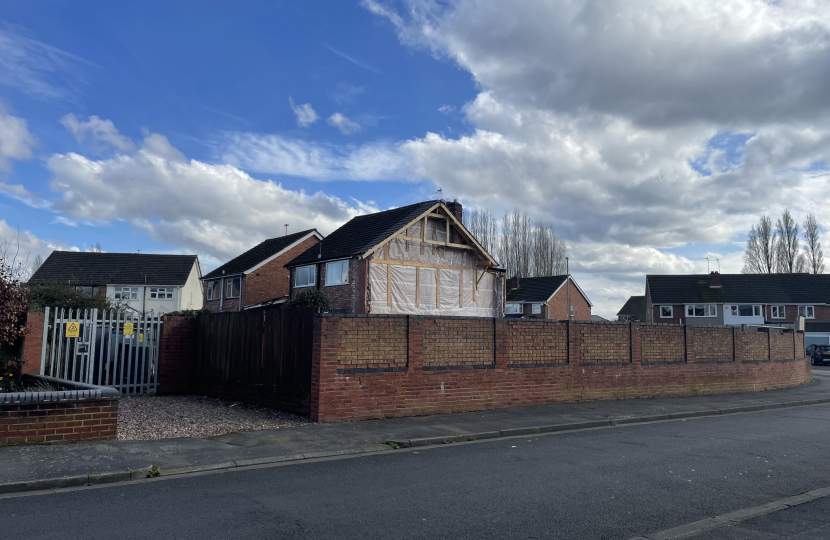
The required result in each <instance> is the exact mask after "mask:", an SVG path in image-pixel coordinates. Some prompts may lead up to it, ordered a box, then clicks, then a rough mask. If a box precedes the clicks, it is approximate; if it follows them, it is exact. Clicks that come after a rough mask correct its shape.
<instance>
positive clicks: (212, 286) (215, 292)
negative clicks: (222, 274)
mask: <svg viewBox="0 0 830 540" xmlns="http://www.w3.org/2000/svg"><path fill="white" fill-rule="evenodd" d="M219 283H220V282H219V280H218V279H217V280H216V281H208V284H207V299H208V300H219V292H220V291H221V290H222V289H221V287H222V286H221V285H220V284H219Z"/></svg>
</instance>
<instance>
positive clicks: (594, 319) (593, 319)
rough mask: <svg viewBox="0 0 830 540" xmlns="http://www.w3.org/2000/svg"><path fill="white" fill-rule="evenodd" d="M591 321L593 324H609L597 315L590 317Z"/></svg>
mask: <svg viewBox="0 0 830 540" xmlns="http://www.w3.org/2000/svg"><path fill="white" fill-rule="evenodd" d="M591 320H592V321H593V322H609V321H608V319H606V318H605V317H600V316H599V315H591Z"/></svg>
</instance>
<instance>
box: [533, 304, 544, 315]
mask: <svg viewBox="0 0 830 540" xmlns="http://www.w3.org/2000/svg"><path fill="white" fill-rule="evenodd" d="M530 313H531V315H541V314H542V304H541V303H534V304H530Z"/></svg>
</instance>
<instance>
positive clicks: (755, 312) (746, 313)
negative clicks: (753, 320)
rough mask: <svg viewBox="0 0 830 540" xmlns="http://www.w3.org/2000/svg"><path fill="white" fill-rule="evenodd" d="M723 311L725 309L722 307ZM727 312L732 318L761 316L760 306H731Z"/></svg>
mask: <svg viewBox="0 0 830 540" xmlns="http://www.w3.org/2000/svg"><path fill="white" fill-rule="evenodd" d="M724 309H725V307H724ZM729 312H730V313H731V314H732V316H733V317H760V316H761V306H753V305H742V306H731V307H730V308H729Z"/></svg>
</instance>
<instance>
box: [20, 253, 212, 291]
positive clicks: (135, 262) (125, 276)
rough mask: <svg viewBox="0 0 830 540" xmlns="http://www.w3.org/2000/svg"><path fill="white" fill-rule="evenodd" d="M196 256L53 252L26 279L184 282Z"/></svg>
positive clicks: (36, 281) (90, 283)
mask: <svg viewBox="0 0 830 540" xmlns="http://www.w3.org/2000/svg"><path fill="white" fill-rule="evenodd" d="M197 263H198V259H197V257H196V255H155V254H150V253H89V252H78V251H53V252H52V253H51V254H50V255H49V256H48V257H47V258H46V260H45V261H43V264H42V265H40V268H38V269H37V271H36V272H35V273H34V274H33V275H32V277H31V278H30V279H29V283H31V284H35V285H36V284H40V283H48V282H60V283H69V284H72V285H86V286H102V285H110V284H119V285H144V284H147V285H184V284H185V282H186V281H187V278H188V276H189V275H190V271H191V270H192V269H193V265H194V264H197Z"/></svg>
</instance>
